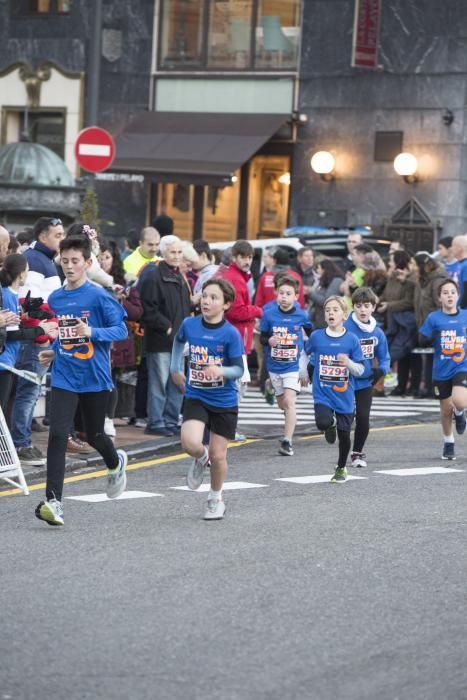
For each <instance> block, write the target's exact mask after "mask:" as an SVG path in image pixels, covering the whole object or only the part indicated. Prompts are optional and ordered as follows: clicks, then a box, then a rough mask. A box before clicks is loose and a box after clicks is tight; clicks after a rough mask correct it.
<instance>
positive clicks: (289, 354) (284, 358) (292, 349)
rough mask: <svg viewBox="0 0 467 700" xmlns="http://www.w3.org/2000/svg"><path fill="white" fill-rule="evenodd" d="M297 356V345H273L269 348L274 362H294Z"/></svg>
mask: <svg viewBox="0 0 467 700" xmlns="http://www.w3.org/2000/svg"><path fill="white" fill-rule="evenodd" d="M297 355H298V346H297V345H281V344H280V343H279V344H278V345H275V346H274V347H272V348H271V358H272V359H273V360H274V361H275V362H290V361H291V360H296V359H297Z"/></svg>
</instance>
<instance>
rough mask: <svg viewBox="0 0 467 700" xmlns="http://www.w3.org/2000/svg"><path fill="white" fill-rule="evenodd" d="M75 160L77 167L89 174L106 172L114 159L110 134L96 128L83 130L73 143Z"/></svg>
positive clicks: (112, 141)
mask: <svg viewBox="0 0 467 700" xmlns="http://www.w3.org/2000/svg"><path fill="white" fill-rule="evenodd" d="M75 158H76V160H77V161H78V164H79V166H80V167H81V168H82V169H83V170H87V171H88V172H89V173H101V172H102V171H103V170H107V168H109V167H110V165H111V164H112V161H113V159H114V158H115V143H114V140H113V138H112V136H111V134H109V132H108V131H106V130H105V129H100V128H99V127H97V126H90V127H88V128H87V129H83V131H81V132H80V133H79V134H78V138H77V139H76V142H75Z"/></svg>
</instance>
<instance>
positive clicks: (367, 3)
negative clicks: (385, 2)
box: [352, 0, 381, 68]
mask: <svg viewBox="0 0 467 700" xmlns="http://www.w3.org/2000/svg"><path fill="white" fill-rule="evenodd" d="M380 19H381V0H355V17H354V28H353V44H352V67H353V68H377V67H378V44H379V25H380Z"/></svg>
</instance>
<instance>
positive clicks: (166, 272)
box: [139, 236, 190, 435]
mask: <svg viewBox="0 0 467 700" xmlns="http://www.w3.org/2000/svg"><path fill="white" fill-rule="evenodd" d="M160 253H161V255H162V260H161V262H160V263H159V265H153V266H152V267H151V268H149V269H148V270H147V272H146V273H145V274H144V275H143V276H142V279H141V285H140V287H139V292H140V296H141V302H142V304H143V317H142V319H141V321H142V324H143V326H144V339H145V346H146V363H147V369H148V403H147V413H148V424H147V427H146V429H145V433H146V434H147V435H175V434H177V433H178V432H179V430H180V429H179V428H178V418H179V414H180V409H181V405H182V399H183V395H182V393H181V392H180V390H179V389H178V388H177V387H176V385H175V384H174V382H173V381H172V378H171V377H170V357H171V352H172V344H173V339H174V337H175V336H176V334H177V332H178V329H179V328H180V325H181V323H182V321H183V319H184V318H186V317H187V316H189V314H190V294H189V291H188V287H187V285H186V283H185V281H184V279H183V277H182V275H181V273H180V270H179V267H180V263H181V261H182V257H183V244H182V241H181V240H180V239H179V238H178V237H177V236H164V237H163V238H162V240H161V245H160Z"/></svg>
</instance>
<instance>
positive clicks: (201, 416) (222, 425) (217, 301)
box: [170, 278, 245, 520]
mask: <svg viewBox="0 0 467 700" xmlns="http://www.w3.org/2000/svg"><path fill="white" fill-rule="evenodd" d="M234 299H235V290H234V288H233V287H232V285H231V284H230V282H228V281H227V280H224V279H217V278H216V279H210V280H208V281H207V282H205V284H204V285H203V287H202V292H201V301H200V307H201V316H195V317H189V318H186V319H185V320H184V321H183V323H182V325H181V326H180V329H179V331H178V333H177V335H176V337H175V339H174V344H173V348H172V358H171V363H170V372H171V375H172V380H173V382H174V383H175V384H176V385H177V386H178V388H179V389H180V391H182V392H183V393H184V394H185V400H184V404H183V423H182V432H181V441H182V447H183V449H184V450H186V452H188V454H189V455H191V456H192V457H194V459H193V461H192V463H191V465H190V468H189V470H188V474H187V485H188V487H189V488H190V489H193V490H196V489H198V488H199V487H200V486H201V484H202V481H203V475H204V469H205V468H206V467H207V466H208V465H209V464H210V467H211V490H210V492H209V496H208V505H207V509H206V512H205V515H204V519H205V520H221V519H222V518H223V517H224V513H225V504H224V501H223V498H222V487H223V485H224V481H225V478H226V475H227V443H228V442H229V440H234V438H235V431H236V427H237V419H238V393H237V384H236V380H237V379H239V378H240V377H241V376H242V375H243V371H244V367H243V359H242V355H243V354H244V352H245V351H244V348H243V343H242V339H241V337H240V333H239V332H238V331H237V329H236V328H234V326H232V324H230V323H229V322H228V321H226V320H225V319H224V312H225V311H227V309H229V308H230V306H231V304H232V302H233V301H234ZM186 343H187V344H188V367H187V372H186V377H185V375H184V373H183V372H182V370H181V367H182V363H183V350H184V347H185V344H186ZM206 427H207V428H209V431H210V439H209V449H207V448H206V447H205V445H203V434H204V430H205V428H206Z"/></svg>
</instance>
